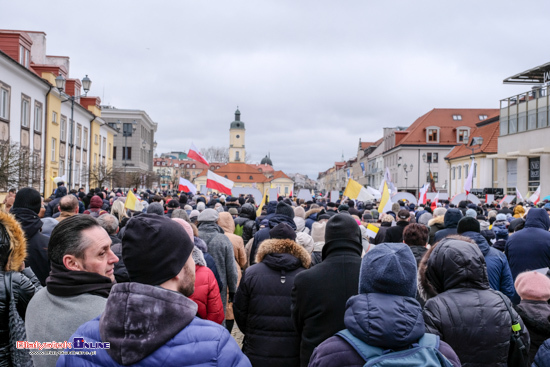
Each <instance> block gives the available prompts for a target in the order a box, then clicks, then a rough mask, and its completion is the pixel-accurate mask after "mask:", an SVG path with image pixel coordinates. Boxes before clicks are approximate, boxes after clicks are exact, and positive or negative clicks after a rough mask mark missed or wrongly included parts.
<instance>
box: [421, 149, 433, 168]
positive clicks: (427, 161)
mask: <svg viewBox="0 0 550 367" xmlns="http://www.w3.org/2000/svg"><path fill="white" fill-rule="evenodd" d="M422 160H423V161H424V163H428V171H429V172H430V173H431V172H432V167H431V163H432V160H431V159H428V156H427V155H426V153H424V154H422Z"/></svg>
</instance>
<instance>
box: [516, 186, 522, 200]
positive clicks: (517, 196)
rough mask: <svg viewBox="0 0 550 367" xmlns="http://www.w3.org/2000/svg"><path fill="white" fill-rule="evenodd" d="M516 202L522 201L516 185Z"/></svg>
mask: <svg viewBox="0 0 550 367" xmlns="http://www.w3.org/2000/svg"><path fill="white" fill-rule="evenodd" d="M516 198H517V200H516V203H520V202H522V201H523V196H521V192H519V190H518V188H517V187H516Z"/></svg>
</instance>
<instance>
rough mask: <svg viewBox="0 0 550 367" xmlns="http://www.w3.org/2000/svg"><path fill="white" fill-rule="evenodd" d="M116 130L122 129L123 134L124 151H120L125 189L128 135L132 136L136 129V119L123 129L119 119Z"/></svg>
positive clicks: (124, 186)
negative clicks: (128, 127) (130, 127)
mask: <svg viewBox="0 0 550 367" xmlns="http://www.w3.org/2000/svg"><path fill="white" fill-rule="evenodd" d="M116 126H117V127H116V130H117V131H118V132H119V133H120V132H121V131H122V136H124V151H123V152H122V160H123V161H124V163H123V164H122V166H123V167H124V181H123V187H122V189H123V191H125V190H126V167H127V166H128V163H126V162H127V161H128V137H129V136H132V134H133V133H134V132H135V131H136V128H137V122H136V120H134V121H132V124H131V126H132V129H124V125H123V124H122V122H120V120H118V121H117V122H116Z"/></svg>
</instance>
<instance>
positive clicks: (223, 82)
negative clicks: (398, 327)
mask: <svg viewBox="0 0 550 367" xmlns="http://www.w3.org/2000/svg"><path fill="white" fill-rule="evenodd" d="M549 8H550V5H549V3H548V2H547V1H529V2H518V1H503V0H500V1H479V0H476V1H456V2H453V3H452V4H450V2H447V1H441V0H438V1H378V2H374V1H366V0H365V1H326V0H315V1H290V0H289V1H284V0H273V1H261V0H254V1H252V0H250V1H227V0H225V1H188V0H185V1H183V0H181V1H150V0H148V1H144V0H132V1H127V0H126V1H122V0H116V1H103V0H95V1H88V2H82V1H57V0H52V1H44V0H26V1H13V0H0V28H4V29H20V30H35V31H44V32H45V33H46V34H47V52H48V54H50V55H64V56H69V57H70V58H71V69H70V76H71V77H74V78H83V77H84V75H85V74H88V75H89V77H90V78H91V79H92V81H93V84H92V89H91V91H90V93H89V95H97V96H99V97H101V99H102V103H103V104H109V105H112V106H115V107H118V108H132V109H142V110H145V111H147V113H148V114H149V116H151V118H152V119H153V120H154V121H156V122H158V123H159V127H158V131H157V133H156V141H157V142H158V147H157V153H159V154H160V153H162V152H167V151H171V150H179V151H187V150H188V149H189V146H190V144H191V142H192V141H193V142H194V143H195V145H196V146H197V147H199V148H203V147H204V148H206V147H209V146H228V145H229V124H230V123H231V122H232V121H233V119H234V112H235V109H236V108H237V106H239V109H240V111H241V120H242V121H244V122H245V125H246V150H247V152H248V153H249V154H251V156H252V161H253V162H259V161H260V160H261V158H262V157H263V156H265V155H266V154H267V153H268V152H270V153H271V159H272V160H273V163H274V167H275V169H281V170H283V171H285V172H287V173H293V172H300V173H305V174H308V175H309V176H310V177H312V178H314V179H315V178H317V174H318V172H319V171H324V170H326V169H328V168H329V167H331V166H332V165H333V164H334V162H335V161H339V160H340V159H341V156H342V153H343V154H344V157H345V159H349V158H352V157H354V156H355V155H356V153H357V144H358V141H359V138H361V139H362V141H375V140H377V139H379V138H380V137H382V128H383V127H392V126H397V125H399V126H408V125H410V124H411V123H412V122H414V120H415V119H416V118H418V117H419V116H421V115H423V114H424V113H426V112H428V111H429V110H431V109H432V108H453V107H456V108H498V107H499V100H500V99H502V98H505V97H509V96H511V95H513V94H516V93H519V92H523V91H526V90H528V89H530V86H521V85H520V86H515V85H503V84H502V80H503V79H504V78H506V77H508V76H511V75H514V74H516V73H518V72H521V71H524V70H527V69H530V68H532V67H535V66H538V65H541V64H543V63H546V62H549V61H550V60H549V55H548V52H547V50H548V39H549V37H548V34H549V31H548V17H547V16H546V14H547V13H548V10H549Z"/></svg>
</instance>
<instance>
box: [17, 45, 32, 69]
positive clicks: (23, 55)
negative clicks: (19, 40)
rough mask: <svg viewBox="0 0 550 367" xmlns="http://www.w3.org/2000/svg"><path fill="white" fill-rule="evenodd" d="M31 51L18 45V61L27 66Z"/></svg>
mask: <svg viewBox="0 0 550 367" xmlns="http://www.w3.org/2000/svg"><path fill="white" fill-rule="evenodd" d="M30 58H31V53H30V51H29V50H27V49H26V48H25V47H23V46H21V45H19V63H20V64H21V65H23V66H24V67H26V68H28V67H29V64H30Z"/></svg>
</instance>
